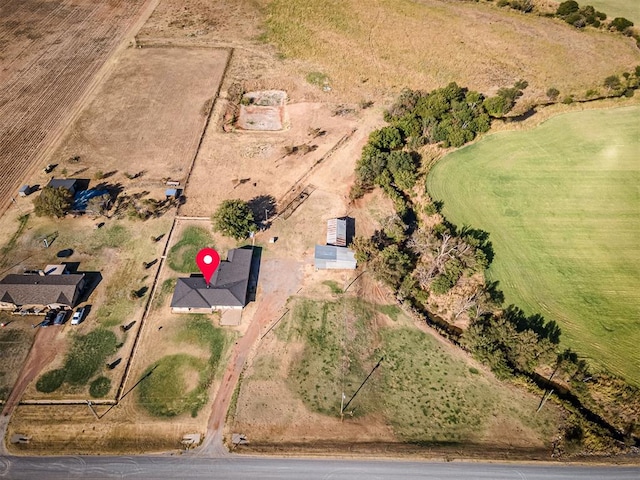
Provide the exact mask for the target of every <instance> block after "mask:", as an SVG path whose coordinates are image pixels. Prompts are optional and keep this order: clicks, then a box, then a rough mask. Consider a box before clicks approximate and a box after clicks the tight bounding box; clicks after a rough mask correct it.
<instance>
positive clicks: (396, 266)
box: [371, 244, 411, 289]
mask: <svg viewBox="0 0 640 480" xmlns="http://www.w3.org/2000/svg"><path fill="white" fill-rule="evenodd" d="M371 269H372V270H373V274H374V276H375V277H376V278H377V279H378V280H382V281H383V282H385V283H386V284H387V285H389V286H390V287H392V288H394V289H397V288H398V287H399V286H400V284H401V283H402V280H403V279H404V278H405V277H406V276H407V275H409V273H410V272H411V259H410V258H409V255H407V254H406V253H404V252H403V251H401V250H400V249H399V248H398V245H395V244H393V245H389V246H388V247H386V248H385V249H384V250H382V252H380V254H378V255H377V256H376V257H375V258H373V259H372V260H371Z"/></svg>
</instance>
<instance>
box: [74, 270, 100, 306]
mask: <svg viewBox="0 0 640 480" xmlns="http://www.w3.org/2000/svg"><path fill="white" fill-rule="evenodd" d="M76 273H84V276H85V285H84V288H83V289H82V292H81V293H80V297H79V298H78V301H77V303H82V302H86V301H87V300H89V297H90V296H91V294H92V293H93V291H94V290H95V289H96V287H97V286H98V285H100V282H101V281H102V274H101V273H100V272H76Z"/></svg>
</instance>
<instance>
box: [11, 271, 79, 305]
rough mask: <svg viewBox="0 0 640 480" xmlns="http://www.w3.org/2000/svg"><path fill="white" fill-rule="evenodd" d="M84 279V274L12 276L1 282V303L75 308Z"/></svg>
mask: <svg viewBox="0 0 640 480" xmlns="http://www.w3.org/2000/svg"><path fill="white" fill-rule="evenodd" d="M83 279H84V274H73V275H44V276H42V275H17V274H10V275H7V276H6V277H4V278H3V279H2V280H0V302H7V303H13V304H15V305H32V304H33V305H49V304H52V303H61V304H64V305H69V306H73V305H74V300H75V299H76V296H77V294H78V291H79V289H80V287H81V282H82V280H83Z"/></svg>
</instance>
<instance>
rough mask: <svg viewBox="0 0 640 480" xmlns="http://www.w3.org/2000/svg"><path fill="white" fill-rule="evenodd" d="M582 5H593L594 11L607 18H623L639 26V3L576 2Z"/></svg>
mask: <svg viewBox="0 0 640 480" xmlns="http://www.w3.org/2000/svg"><path fill="white" fill-rule="evenodd" d="M578 4H579V5H580V6H581V7H582V6H584V5H593V6H594V7H595V9H596V10H599V11H601V12H604V13H606V14H607V18H609V19H612V20H613V19H614V18H616V17H624V18H626V19H628V20H631V21H632V22H633V23H635V24H636V26H637V25H640V3H639V2H638V0H586V1H585V0H582V1H580V2H578Z"/></svg>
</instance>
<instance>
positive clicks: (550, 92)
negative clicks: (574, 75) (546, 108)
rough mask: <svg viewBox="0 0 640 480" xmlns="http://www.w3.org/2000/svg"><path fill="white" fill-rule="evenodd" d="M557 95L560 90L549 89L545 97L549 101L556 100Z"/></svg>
mask: <svg viewBox="0 0 640 480" xmlns="http://www.w3.org/2000/svg"><path fill="white" fill-rule="evenodd" d="M558 95H560V90H558V89H557V88H555V87H551V88H549V89H548V90H547V97H548V98H549V100H553V101H555V100H557V99H558Z"/></svg>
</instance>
